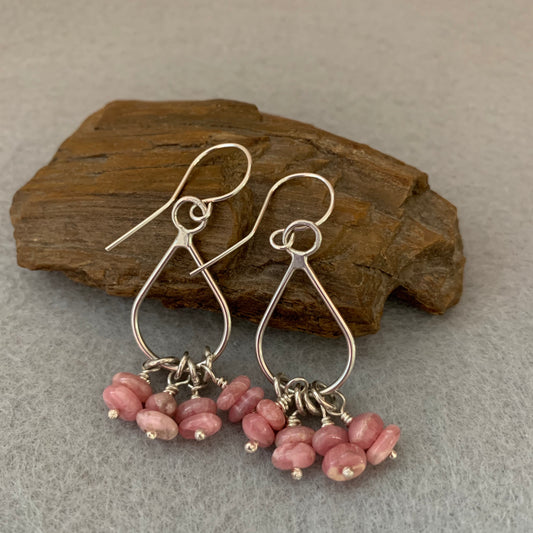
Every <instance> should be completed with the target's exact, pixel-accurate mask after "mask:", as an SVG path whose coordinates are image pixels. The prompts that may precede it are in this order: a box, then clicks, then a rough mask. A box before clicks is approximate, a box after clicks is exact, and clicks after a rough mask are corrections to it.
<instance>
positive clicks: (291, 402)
mask: <svg viewBox="0 0 533 533" xmlns="http://www.w3.org/2000/svg"><path fill="white" fill-rule="evenodd" d="M302 177H303V178H312V179H316V180H318V181H320V182H322V183H323V184H324V185H325V186H326V187H327V188H328V191H329V194H330V204H329V207H328V210H327V212H326V214H325V215H324V216H323V217H322V218H321V219H319V220H318V221H317V222H311V221H309V220H296V221H294V222H292V223H291V224H289V225H288V226H287V227H286V228H283V229H280V230H276V231H274V232H273V233H272V234H271V236H270V244H271V245H272V247H273V248H275V249H276V250H285V251H286V252H287V253H288V254H289V255H290V256H291V262H290V265H289V267H288V269H287V271H286V272H285V275H284V276H283V279H282V280H281V282H280V284H279V286H278V288H277V289H276V292H275V293H274V296H273V297H272V300H271V301H270V303H269V305H268V307H267V309H266V311H265V313H264V315H263V317H262V319H261V322H260V323H259V326H258V329H257V334H256V340H255V349H256V356H257V360H258V363H259V365H260V367H261V370H262V371H263V373H264V374H265V376H266V377H267V379H268V380H269V381H270V382H271V383H272V384H273V385H274V391H275V394H276V400H275V401H272V400H264V399H262V394H261V393H259V392H258V391H255V392H253V393H252V391H254V389H248V387H249V383H248V386H245V385H246V384H245V383H242V382H238V381H234V382H232V383H230V385H228V388H227V389H226V390H227V391H229V390H230V388H234V390H235V392H234V394H232V395H231V398H229V399H228V402H227V405H225V407H226V408H230V409H232V410H235V409H238V411H239V415H242V416H241V418H242V427H243V430H244V433H245V434H246V436H247V437H248V439H249V440H248V442H247V443H246V445H245V449H246V451H248V452H254V451H255V450H257V448H259V447H260V448H266V447H269V446H271V445H272V444H274V443H275V445H276V449H275V450H274V453H273V455H272V463H273V464H274V466H275V467H276V468H279V469H280V470H290V471H291V473H292V477H293V478H294V479H301V477H302V469H304V468H308V467H310V466H311V465H312V464H313V463H314V462H315V458H316V454H319V455H322V456H323V460H322V470H323V472H324V473H325V474H326V476H327V477H328V478H330V479H332V480H335V481H348V480H350V479H353V478H355V477H357V476H359V475H360V474H361V473H362V472H363V471H364V470H365V468H366V465H367V462H369V463H371V464H373V465H377V464H379V463H381V462H383V461H384V460H385V459H386V458H387V457H392V458H394V457H396V452H395V451H394V446H395V445H396V443H397V442H398V439H399V437H400V428H399V427H398V426H395V425H389V426H387V427H384V424H383V420H382V419H381V417H379V415H377V414H375V413H363V414H361V415H359V416H357V417H353V416H352V415H350V414H349V413H348V411H347V410H346V398H345V397H344V395H343V394H342V393H341V392H340V390H339V389H340V388H341V386H342V385H343V384H344V383H345V382H346V380H347V379H348V377H349V376H350V374H351V372H352V370H353V366H354V363H355V352H356V348H355V340H354V337H353V335H352V333H351V331H350V329H349V327H348V325H347V324H346V322H345V320H344V319H343V317H342V315H341V314H340V312H339V310H338V309H337V307H336V306H335V304H334V303H333V302H332V300H331V299H330V297H329V296H328V294H327V292H326V291H325V289H324V287H323V286H322V284H321V283H320V280H319V279H318V277H317V276H316V274H315V272H314V270H313V269H312V268H311V266H310V264H309V257H310V256H311V255H313V254H314V253H315V252H316V251H317V250H318V249H319V248H320V245H321V243H322V234H321V232H320V229H319V226H320V225H321V224H322V223H323V222H325V221H326V220H327V218H328V217H329V215H330V214H331V212H332V210H333V206H334V190H333V187H332V186H331V184H330V183H329V182H328V181H327V180H326V179H325V178H324V177H322V176H320V175H318V174H311V173H298V174H291V175H290V176H286V177H285V178H282V179H281V180H279V181H278V182H276V183H275V184H274V186H273V187H272V188H271V189H270V191H269V193H268V195H267V197H266V199H265V202H264V204H263V207H262V209H261V211H260V213H259V216H258V218H257V220H256V222H255V224H254V227H253V228H252V230H251V232H250V233H249V234H248V235H247V236H246V237H244V238H243V239H242V240H241V241H239V242H238V243H236V244H235V245H233V246H232V247H230V248H229V249H228V250H226V251H225V252H223V253H221V254H220V255H219V256H217V257H216V258H214V259H212V260H211V261H208V262H207V263H206V264H205V265H203V266H200V267H198V268H197V269H196V270H194V271H193V272H191V275H194V274H195V273H197V272H202V271H204V270H205V269H206V268H208V267H210V266H211V265H212V264H213V263H215V262H216V261H218V260H219V259H221V258H222V257H224V256H226V255H228V254H230V253H232V252H233V251H235V250H236V249H237V248H239V247H240V246H242V245H243V244H244V243H246V242H247V241H248V240H249V239H251V237H252V236H253V235H254V234H255V232H256V230H257V228H258V226H259V223H260V222H261V219H262V218H263V215H264V213H265V210H266V208H267V205H268V203H269V201H270V198H271V197H272V195H273V194H274V192H275V191H276V190H277V189H278V188H279V187H280V186H281V185H282V184H284V183H286V182H287V181H289V180H292V179H296V178H302ZM304 230H311V231H312V232H313V234H314V242H313V245H312V246H311V247H310V248H309V249H307V250H303V251H302V250H297V249H296V248H295V247H294V240H295V236H296V233H297V232H300V231H304ZM278 236H281V244H278V243H276V238H278ZM297 270H302V271H304V272H305V273H306V275H307V277H308V278H309V280H310V281H311V283H312V285H313V286H314V287H315V289H316V290H317V291H318V293H319V295H320V297H321V298H322V300H323V301H324V303H325V304H326V306H327V307H328V309H329V311H330V313H331V315H332V316H333V318H334V319H335V321H336V322H337V324H338V325H339V327H340V329H341V331H342V333H343V335H344V337H345V339H346V343H347V347H348V360H347V363H346V366H345V368H344V370H343V372H342V374H341V375H340V376H339V377H338V378H337V379H336V380H335V381H334V382H333V383H331V384H329V385H326V384H325V383H323V382H321V381H312V382H311V381H308V380H307V379H306V378H303V377H295V378H288V377H286V376H285V375H284V374H283V373H276V374H274V373H273V372H272V371H271V370H270V368H269V366H268V365H267V363H266V361H265V357H264V354H263V336H264V333H265V330H266V327H267V324H268V321H269V320H270V318H271V316H272V314H273V312H274V309H275V307H276V305H277V304H278V302H279V300H280V298H281V296H282V294H283V291H284V290H285V288H286V286H287V284H288V283H289V281H290V279H291V277H292V275H293V274H294V272H295V271H297ZM241 381H242V380H241ZM256 389H257V388H256ZM225 393H226V391H224V392H223V393H222V395H224V394H225ZM222 395H221V396H222ZM230 414H231V410H230ZM308 415H309V416H317V417H320V419H321V428H320V429H319V430H317V431H314V430H313V429H312V428H310V427H306V426H303V425H302V423H301V418H302V417H305V416H308ZM231 418H232V417H231V416H230V419H231ZM234 418H235V417H234ZM334 418H338V419H340V421H341V422H343V423H344V424H345V426H347V429H345V428H343V427H341V426H337V425H335V424H334V422H333V419H334Z"/></svg>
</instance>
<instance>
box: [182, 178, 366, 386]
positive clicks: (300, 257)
mask: <svg viewBox="0 0 533 533" xmlns="http://www.w3.org/2000/svg"><path fill="white" fill-rule="evenodd" d="M298 177H308V178H314V179H317V180H319V181H321V182H322V183H324V184H325V185H326V187H327V188H328V191H329V193H330V198H331V199H330V204H329V207H328V209H327V211H326V213H325V214H324V215H323V216H322V217H321V218H320V219H319V220H318V221H317V222H311V221H309V220H295V221H294V222H292V223H291V224H289V225H288V226H287V227H286V228H283V229H281V230H276V231H274V232H273V233H272V234H271V235H270V244H271V245H272V246H273V247H274V248H276V249H278V250H286V251H287V253H289V254H290V255H291V263H290V265H289V267H288V268H287V271H286V272H285V275H284V276H283V279H282V280H281V282H280V284H279V286H278V288H277V289H276V291H275V293H274V295H273V297H272V299H271V301H270V303H269V304H268V307H267V309H266V311H265V313H264V315H263V317H262V318H261V322H260V323H259V326H258V328H257V333H256V337H255V350H256V355H257V360H258V362H259V366H260V367H261V370H262V371H263V373H264V374H265V376H266V377H267V379H268V380H269V381H270V382H271V383H275V375H274V374H273V373H272V372H271V370H270V369H269V368H268V365H267V363H266V361H265V357H264V354H263V337H264V334H265V330H266V327H267V324H268V321H269V320H270V318H271V317H272V314H273V312H274V309H275V307H276V305H277V304H278V302H279V300H280V298H281V295H282V294H283V291H284V290H285V287H286V286H287V284H288V283H289V280H290V279H291V277H292V275H293V274H294V272H295V271H296V270H303V271H304V272H305V273H306V274H307V276H308V278H309V279H310V281H311V283H312V284H313V286H314V287H315V289H316V290H317V292H318V293H319V295H320V297H321V298H322V299H323V301H324V303H325V304H326V306H327V308H328V310H329V312H330V313H331V314H332V315H333V318H334V319H335V321H336V322H337V324H338V326H339V327H340V329H341V331H342V333H343V335H344V337H345V339H346V344H347V346H348V361H347V363H346V366H345V368H344V370H343V372H342V373H341V375H340V376H339V377H338V378H337V379H336V380H335V381H334V382H333V383H331V384H330V385H328V386H325V387H324V388H323V389H321V391H320V394H322V395H327V394H330V393H332V392H334V391H336V390H337V389H339V388H340V387H341V386H342V385H343V383H344V382H345V381H346V380H347V379H348V377H349V375H350V374H351V372H352V370H353V367H354V364H355V354H356V347H355V340H354V337H353V335H352V332H351V331H350V328H349V327H348V324H347V323H346V321H345V320H344V318H343V317H342V315H341V314H340V312H339V310H338V309H337V307H336V306H335V304H334V303H333V301H332V300H331V298H330V297H329V295H328V293H327V292H326V290H325V289H324V287H323V286H322V284H321V283H320V280H319V279H318V277H317V275H316V274H315V272H314V270H313V269H312V268H311V266H310V265H309V261H308V258H309V256H311V255H312V254H314V253H315V252H316V251H317V250H318V249H319V248H320V245H321V243H322V234H321V233H320V229H319V228H318V226H320V225H321V224H323V223H324V222H325V221H326V220H327V219H328V218H329V216H330V214H331V212H332V211H333V206H334V203H335V191H334V189H333V187H332V185H331V183H330V182H329V181H328V180H326V179H325V178H324V177H323V176H320V175H319V174H312V173H299V174H291V175H289V176H286V177H285V178H282V179H281V180H279V181H278V182H276V183H275V184H274V185H273V186H272V187H271V189H270V190H269V192H268V194H267V197H266V199H265V201H264V203H263V206H262V208H261V211H260V213H259V216H258V217H257V220H256V222H255V224H254V227H253V228H252V230H251V231H250V233H249V234H248V235H247V236H246V237H244V238H243V239H242V240H240V241H239V242H238V243H236V244H234V245H233V246H231V247H230V248H228V249H227V250H226V251H225V252H222V253H221V254H219V255H218V256H217V257H215V258H214V259H211V260H210V261H208V262H207V263H205V264H204V265H202V266H199V267H198V268H197V269H196V270H194V271H192V272H191V275H194V274H196V273H197V272H205V269H206V268H208V267H209V266H211V265H213V264H214V263H216V262H217V261H219V260H220V259H222V258H223V257H225V256H227V255H228V254H230V253H232V252H234V251H235V250H236V249H237V248H239V247H240V246H242V245H243V244H245V243H246V242H248V241H249V240H250V239H251V238H252V237H253V235H254V234H255V233H256V231H257V228H258V226H259V224H260V222H261V220H262V218H263V215H264V214H265V211H266V208H267V206H268V203H269V201H270V199H271V197H272V195H273V194H274V192H275V191H276V190H277V189H278V188H279V187H280V186H281V185H283V184H284V183H286V182H287V181H289V180H291V179H294V178H298ZM304 229H311V230H312V231H313V233H314V234H315V242H314V243H313V245H312V246H311V247H310V248H309V249H308V250H304V251H302V250H297V249H295V248H294V247H293V246H292V245H293V242H294V232H296V231H301V230H304ZM280 233H281V236H282V244H281V245H278V244H276V243H275V241H274V239H275V237H276V235H278V234H280Z"/></svg>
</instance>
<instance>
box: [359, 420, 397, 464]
mask: <svg viewBox="0 0 533 533" xmlns="http://www.w3.org/2000/svg"><path fill="white" fill-rule="evenodd" d="M399 438H400V428H399V427H398V426H395V425H390V426H387V427H386V428H385V429H384V430H383V431H382V432H381V433H380V434H379V437H378V438H377V439H376V441H375V442H374V444H372V446H370V448H369V449H368V451H367V452H366V457H367V459H368V462H369V463H370V464H373V465H379V463H381V462H383V461H384V460H385V459H386V458H387V457H388V456H389V455H390V453H391V452H392V450H393V449H394V446H396V443H397V442H398V439H399Z"/></svg>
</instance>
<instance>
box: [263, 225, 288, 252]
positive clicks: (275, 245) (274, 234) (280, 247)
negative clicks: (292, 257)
mask: <svg viewBox="0 0 533 533" xmlns="http://www.w3.org/2000/svg"><path fill="white" fill-rule="evenodd" d="M284 231H285V228H282V229H277V230H276V231H273V232H272V233H271V234H270V238H269V241H270V246H272V248H275V249H276V250H288V249H289V248H290V247H291V246H292V245H293V244H294V234H291V236H290V241H289V242H288V243H287V244H278V243H277V242H276V240H275V239H276V237H277V236H278V235H283V232H284Z"/></svg>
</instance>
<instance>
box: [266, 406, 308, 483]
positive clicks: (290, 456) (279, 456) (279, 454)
mask: <svg viewBox="0 0 533 533" xmlns="http://www.w3.org/2000/svg"><path fill="white" fill-rule="evenodd" d="M314 433H315V432H314V430H313V429H312V428H310V427H306V426H302V425H301V422H300V420H299V419H298V418H297V416H296V415H295V414H292V415H291V416H290V417H289V419H288V422H287V427H286V428H285V429H282V430H281V431H279V432H278V434H277V435H276V449H275V450H274V453H273V454H272V464H273V465H274V467H275V468H278V469H279V470H290V471H291V476H292V478H293V479H294V480H296V481H299V480H300V479H302V477H303V472H302V469H304V468H308V467H309V466H311V465H312V464H313V463H314V462H315V458H316V453H315V450H314V449H313V447H312V446H311V442H312V441H313V436H314Z"/></svg>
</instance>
